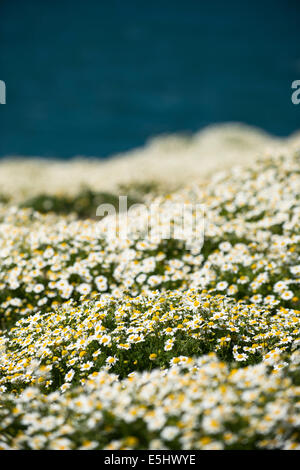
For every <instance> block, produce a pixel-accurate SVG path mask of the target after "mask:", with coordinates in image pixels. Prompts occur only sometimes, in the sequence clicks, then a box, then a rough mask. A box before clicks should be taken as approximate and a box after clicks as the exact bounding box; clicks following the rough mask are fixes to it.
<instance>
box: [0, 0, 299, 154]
mask: <svg viewBox="0 0 300 470" xmlns="http://www.w3.org/2000/svg"><path fill="white" fill-rule="evenodd" d="M0 79H1V80H4V81H5V82H6V87H7V104H6V105H1V106H0V155H1V156H3V155H11V154H19V155H40V156H45V157H49V156H56V157H61V158H68V157H71V156H74V155H87V156H101V157H105V156H107V155H109V154H112V153H115V152H121V151H124V150H128V149H131V148H133V147H137V146H140V145H143V144H144V143H145V141H146V140H147V139H148V138H149V137H151V136H155V135H158V134H162V133H170V132H177V131H184V132H193V131H196V130H199V129H201V128H203V127H204V126H206V125H208V124H211V123H217V122H225V121H239V122H243V123H246V124H251V125H255V126H258V127H261V128H263V129H265V130H266V131H269V132H271V133H273V134H275V135H279V136H284V135H288V134H289V133H291V132H292V131H294V130H296V129H299V128H300V105H299V106H295V105H293V104H292V102H291V93H292V91H291V82H292V81H293V80H295V79H300V2H299V1H298V0H295V1H290V0H273V1H264V0H252V1H249V2H247V1H244V2H240V1H235V0H227V1H224V0H222V1H221V0H220V1H213V0H212V1H210V2H206V1H205V2H204V1H203V2H202V1H192V0H184V1H179V0H178V1H176V0H167V1H164V0H161V1H156V0H153V1H151V2H150V1H149V2H146V1H138V0H136V1H131V0H127V1H126V0H123V1H119V0H109V1H105V0H103V1H101V0H98V1H97V0H87V1H83V0H82V1H76V0H73V1H67V0H43V1H41V0H26V1H25V0H1V1H0Z"/></svg>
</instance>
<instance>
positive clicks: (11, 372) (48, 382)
mask: <svg viewBox="0 0 300 470" xmlns="http://www.w3.org/2000/svg"><path fill="white" fill-rule="evenodd" d="M70 165H71V164H70ZM116 165H117V163H116ZM148 183H149V184H148V185H147V184H146V183H145V182H143V184H141V185H140V186H138V185H137V184H136V182H135V184H130V183H128V182H126V185H127V186H126V190H127V194H128V199H129V202H130V204H134V203H139V204H141V203H143V204H144V205H145V206H147V207H152V208H153V211H154V215H155V217H154V219H153V220H154V221H155V222H154V223H152V224H150V225H148V222H149V220H148V216H147V215H145V214H144V213H143V212H142V211H141V207H139V206H135V207H134V208H133V210H132V211H131V212H130V217H129V218H127V219H126V224H127V236H126V237H125V238H124V237H122V236H120V231H121V230H122V224H125V216H124V214H123V215H122V214H120V216H119V226H118V231H117V232H115V230H114V229H115V226H114V223H113V217H111V216H109V215H108V216H107V217H104V218H103V219H102V220H99V219H97V217H95V216H92V213H93V211H92V210H91V204H93V206H92V207H94V206H95V207H96V205H97V204H98V203H99V202H100V203H102V202H104V203H105V202H108V203H111V202H113V204H114V206H116V204H115V202H114V201H115V200H116V198H118V195H119V194H120V191H121V190H120V186H119V189H116V187H115V188H114V190H113V192H112V193H109V194H108V193H101V194H99V193H96V192H95V189H94V188H92V189H90V192H89V193H87V192H86V190H85V192H82V191H83V190H82V188H81V187H80V185H77V186H76V189H74V191H73V192H72V194H71V193H70V194H69V195H68V199H67V200H66V199H62V196H61V195H60V194H59V193H58V192H56V193H55V194H48V195H47V200H46V204H45V199H43V198H45V195H43V198H42V199H40V197H42V193H40V195H38V194H34V195H31V196H32V198H30V197H29V196H28V194H27V196H26V200H27V204H26V205H24V204H23V203H22V200H21V198H20V197H19V198H16V199H15V200H12V198H11V195H7V197H6V194H5V193H4V194H3V201H2V203H1V206H0V229H1V238H0V258H1V270H0V391H1V392H0V448H2V449H247V450H248V449H250V450H255V449H300V351H299V345H300V286H299V283H300V203H299V201H300V191H299V189H300V155H299V153H297V152H296V151H292V150H290V149H287V150H286V151H282V152H278V154H276V152H274V155H271V156H270V155H265V156H263V157H261V158H260V159H258V160H257V161H252V162H251V163H250V162H247V165H243V166H240V167H238V166H234V167H229V168H228V169H220V171H215V172H214V173H213V174H211V175H210V176H209V177H207V178H205V179H202V180H201V179H200V178H199V180H198V181H196V179H195V180H193V181H191V182H190V184H187V183H185V184H183V182H182V181H181V182H180V184H179V183H178V184H177V188H176V189H173V190H171V191H170V192H169V193H168V194H167V191H166V190H164V189H163V185H162V184H161V182H158V183H157V184H154V183H155V182H153V181H151V184H150V182H148ZM118 184H119V182H118ZM122 191H123V193H122V194H124V191H125V186H123V187H122ZM19 193H20V194H21V193H22V191H21V190H20V192H19ZM64 197H65V196H64ZM74 201H76V204H77V205H76V204H75V202H74ZM73 203H74V204H75V205H74V204H73ZM41 204H42V206H41ZM72 204H73V205H72ZM197 204H201V206H202V207H204V209H205V217H204V238H203V241H202V243H200V240H199V238H197V233H196V234H195V233H194V234H193V235H191V231H188V232H187V233H185V234H184V236H182V237H180V238H176V236H174V233H175V232H174V230H175V231H176V227H178V226H180V224H181V222H182V216H181V213H180V211H178V207H181V206H184V205H185V206H188V207H194V206H195V205H197ZM41 207H43V210H42V209H41ZM70 207H74V210H70ZM76 208H77V209H76ZM94 215H96V212H95V214H94ZM190 215H191V216H192V217H195V215H194V212H193V211H191V213H190ZM192 223H193V220H191V225H192ZM170 224H171V226H172V230H173V231H172V233H171V236H166V234H168V229H169V227H170ZM172 234H173V235H172Z"/></svg>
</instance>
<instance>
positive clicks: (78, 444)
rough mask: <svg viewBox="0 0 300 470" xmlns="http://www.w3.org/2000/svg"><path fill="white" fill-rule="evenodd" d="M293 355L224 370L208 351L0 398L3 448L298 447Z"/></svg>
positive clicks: (0, 443)
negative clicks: (285, 361) (284, 363)
mask: <svg viewBox="0 0 300 470" xmlns="http://www.w3.org/2000/svg"><path fill="white" fill-rule="evenodd" d="M298 363H299V357H298V355H295V354H294V355H293V356H292V358H291V363H290V367H289V369H287V368H285V369H281V370H274V368H271V367H270V366H268V365H266V364H263V363H262V364H259V365H255V366H248V367H245V368H242V369H236V368H234V367H229V366H228V365H226V363H224V362H222V361H219V360H218V359H217V358H216V356H215V355H214V354H210V355H208V356H204V357H202V358H200V359H197V360H196V361H189V363H184V364H177V365H176V366H174V367H172V368H170V369H168V370H166V371H159V370H154V371H152V372H144V373H137V374H136V375H134V376H131V377H128V378H126V379H123V380H118V378H117V377H116V376H115V375H113V374H109V373H108V372H105V371H102V372H98V373H95V374H92V375H91V376H89V377H88V379H87V381H86V383H85V385H84V387H75V388H74V387H73V388H71V389H69V390H67V391H66V392H65V393H63V394H62V393H60V392H54V393H51V394H50V395H43V394H41V393H40V390H39V389H38V388H37V387H28V388H26V389H25V390H24V391H23V392H22V393H21V395H20V396H19V397H18V398H15V397H11V396H9V395H5V394H4V395H3V396H2V399H1V398H0V403H1V406H0V447H1V448H4V449H11V448H13V449H63V450H64V449H110V450H115V449H205V450H210V449H216V450H221V449H299V447H300V441H299V438H300V436H299V424H300V406H299V396H300V387H299V385H298V386H297V385H296V382H297V379H296V377H297V370H298V371H299V365H298Z"/></svg>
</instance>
